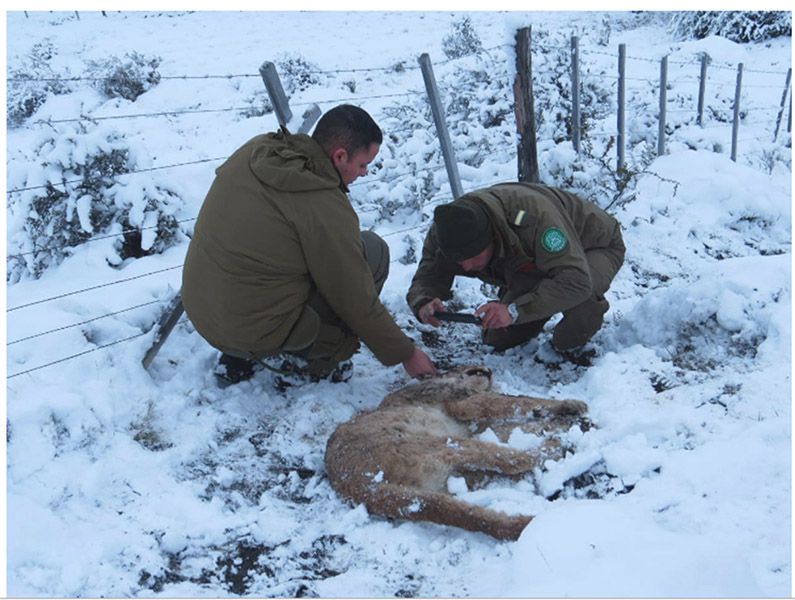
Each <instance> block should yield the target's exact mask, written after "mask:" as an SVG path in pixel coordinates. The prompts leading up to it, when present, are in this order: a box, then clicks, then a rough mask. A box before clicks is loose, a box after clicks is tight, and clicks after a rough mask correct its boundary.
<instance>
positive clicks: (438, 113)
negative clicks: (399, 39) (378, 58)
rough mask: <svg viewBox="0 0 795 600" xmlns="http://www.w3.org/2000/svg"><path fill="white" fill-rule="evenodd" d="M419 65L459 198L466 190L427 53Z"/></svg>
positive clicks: (452, 182)
mask: <svg viewBox="0 0 795 600" xmlns="http://www.w3.org/2000/svg"><path fill="white" fill-rule="evenodd" d="M419 63H420V69H421V70H422V78H423V80H424V81H425V89H426V90H427V92H428V100H429V101H430V104H431V113H432V114H433V120H434V123H435V124H436V131H437V132H438V134H439V143H440V144H441V146H442V155H443V156H444V165H445V167H446V168H447V179H448V181H449V182H450V189H451V190H452V192H453V198H458V197H460V196H462V195H463V194H464V190H463V188H462V187H461V177H460V176H459V175H458V164H457V163H456V161H455V152H454V151H453V143H452V142H451V141H450V134H449V132H448V131H447V123H446V122H445V120H444V109H443V108H442V101H441V98H440V97H439V89H438V88H437V86H436V77H435V76H434V74H433V65H432V64H431V57H430V56H428V54H427V53H424V54H422V55H421V56H420V58H419Z"/></svg>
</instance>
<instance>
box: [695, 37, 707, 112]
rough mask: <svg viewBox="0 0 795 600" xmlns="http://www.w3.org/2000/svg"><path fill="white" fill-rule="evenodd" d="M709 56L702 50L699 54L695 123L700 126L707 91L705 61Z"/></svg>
mask: <svg viewBox="0 0 795 600" xmlns="http://www.w3.org/2000/svg"><path fill="white" fill-rule="evenodd" d="M708 60H709V57H708V56H707V53H706V52H704V53H703V54H702V55H701V76H700V77H699V80H698V117H696V123H697V124H698V125H699V126H700V127H703V126H704V96H705V95H706V91H707V62H708Z"/></svg>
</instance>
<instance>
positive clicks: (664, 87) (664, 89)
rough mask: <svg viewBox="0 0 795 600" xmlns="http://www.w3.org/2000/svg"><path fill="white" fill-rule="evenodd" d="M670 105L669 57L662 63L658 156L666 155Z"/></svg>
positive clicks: (663, 59) (665, 57) (663, 58)
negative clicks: (666, 130) (668, 105)
mask: <svg viewBox="0 0 795 600" xmlns="http://www.w3.org/2000/svg"><path fill="white" fill-rule="evenodd" d="M667 104H668V57H667V56H663V57H662V60H661V61H660V119H659V126H658V128H657V156H662V155H663V154H665V120H666V114H665V112H666V108H667Z"/></svg>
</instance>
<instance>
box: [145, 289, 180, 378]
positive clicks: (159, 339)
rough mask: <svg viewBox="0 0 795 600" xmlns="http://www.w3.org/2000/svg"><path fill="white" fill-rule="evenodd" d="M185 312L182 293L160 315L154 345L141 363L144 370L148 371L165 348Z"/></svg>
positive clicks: (178, 293) (153, 340)
mask: <svg viewBox="0 0 795 600" xmlns="http://www.w3.org/2000/svg"><path fill="white" fill-rule="evenodd" d="M184 312H185V307H184V306H183V305H182V292H181V291H180V292H177V294H176V295H175V296H174V297H173V298H172V299H171V302H169V303H168V306H167V307H166V310H164V311H163V313H162V314H161V315H160V320H159V321H158V322H157V325H156V326H155V337H154V338H153V339H152V345H151V346H149V349H148V350H147V351H146V354H144V358H143V360H142V361H141V364H143V366H144V369H148V368H149V365H151V364H152V361H153V360H154V359H155V356H157V353H158V352H160V348H162V347H163V344H165V343H166V340H167V339H168V336H169V335H170V334H171V332H172V330H173V329H174V326H176V324H177V322H178V321H179V318H180V317H181V316H182V313H184Z"/></svg>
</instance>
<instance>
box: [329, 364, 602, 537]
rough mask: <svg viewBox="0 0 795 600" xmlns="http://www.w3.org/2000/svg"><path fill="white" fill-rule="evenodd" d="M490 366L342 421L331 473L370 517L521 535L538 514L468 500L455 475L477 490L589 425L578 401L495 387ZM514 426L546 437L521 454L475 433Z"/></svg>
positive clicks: (557, 452)
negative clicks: (451, 488)
mask: <svg viewBox="0 0 795 600" xmlns="http://www.w3.org/2000/svg"><path fill="white" fill-rule="evenodd" d="M490 387H491V371H490V370H489V369H486V368H484V367H466V368H460V369H456V370H454V371H451V372H448V373H447V374H445V375H442V376H439V377H435V378H433V379H429V380H425V381H422V382H419V383H415V384H413V385H409V386H407V387H404V388H402V389H400V390H397V391H395V392H393V393H391V394H389V395H387V396H386V398H384V400H383V401H382V402H381V404H380V406H379V407H378V408H377V409H375V410H373V411H369V412H365V413H362V414H359V415H357V416H356V417H354V418H353V419H352V420H350V421H348V422H347V423H343V424H342V425H340V426H339V427H338V428H337V430H336V431H335V432H334V434H333V435H332V436H331V438H330V439H329V441H328V445H327V446H326V458H325V462H326V472H327V473H328V477H329V480H330V482H331V485H332V487H334V489H335V490H337V492H338V493H339V494H341V495H342V496H343V497H345V498H347V499H349V500H352V501H354V502H356V503H363V504H364V505H365V506H366V507H367V510H368V511H369V512H370V513H371V514H377V515H382V516H385V517H390V518H399V519H409V520H414V521H433V522H436V523H441V524H444V525H454V526H456V527H461V528H463V529H468V530H470V531H482V532H484V533H487V534H489V535H491V536H493V537H495V538H499V539H510V540H515V539H517V538H518V537H519V535H520V534H521V532H522V530H523V529H524V527H525V526H526V525H527V524H528V523H529V522H530V521H531V520H532V517H531V516H526V515H515V516H510V515H507V514H505V513H502V512H498V511H494V510H490V509H486V508H483V507H480V506H476V505H474V504H469V503H467V502H464V501H462V500H459V499H457V498H455V497H454V496H452V495H451V494H450V493H448V491H447V482H448V478H449V477H450V476H453V475H456V476H460V477H464V478H466V481H467V484H468V486H469V487H470V488H472V487H474V486H475V485H478V484H479V483H482V482H483V481H484V480H487V479H488V478H489V476H492V477H494V476H507V477H515V478H519V477H521V476H522V475H523V474H525V473H528V472H530V471H532V470H533V469H535V468H536V467H538V466H541V465H542V464H543V463H544V461H545V460H547V459H558V458H562V457H563V455H564V453H565V449H564V447H563V445H562V444H561V441H560V440H559V439H558V438H555V437H554V434H555V433H561V432H564V431H567V430H568V429H569V428H570V427H571V426H572V425H574V424H580V426H581V427H583V428H584V427H585V426H587V420H586V419H585V417H584V414H585V412H586V411H587V406H586V405H585V403H583V402H579V401H577V400H542V399H540V398H528V397H522V396H507V395H504V394H497V393H494V392H489V391H488V390H489V388H490ZM515 427H520V428H521V429H522V430H524V431H527V432H531V433H537V434H540V435H544V436H545V437H546V440H545V441H544V442H543V443H542V444H541V445H540V446H539V447H538V448H536V449H535V450H532V451H519V450H515V449H513V448H507V447H504V446H500V445H498V444H493V443H490V442H484V441H481V440H478V439H474V437H473V436H475V435H478V434H479V433H482V432H483V431H485V430H486V429H488V428H491V429H492V431H494V433H495V434H496V435H497V437H498V438H499V439H500V440H501V441H502V442H506V441H507V439H508V436H509V435H510V433H511V432H512V431H513V429H514V428H515Z"/></svg>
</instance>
